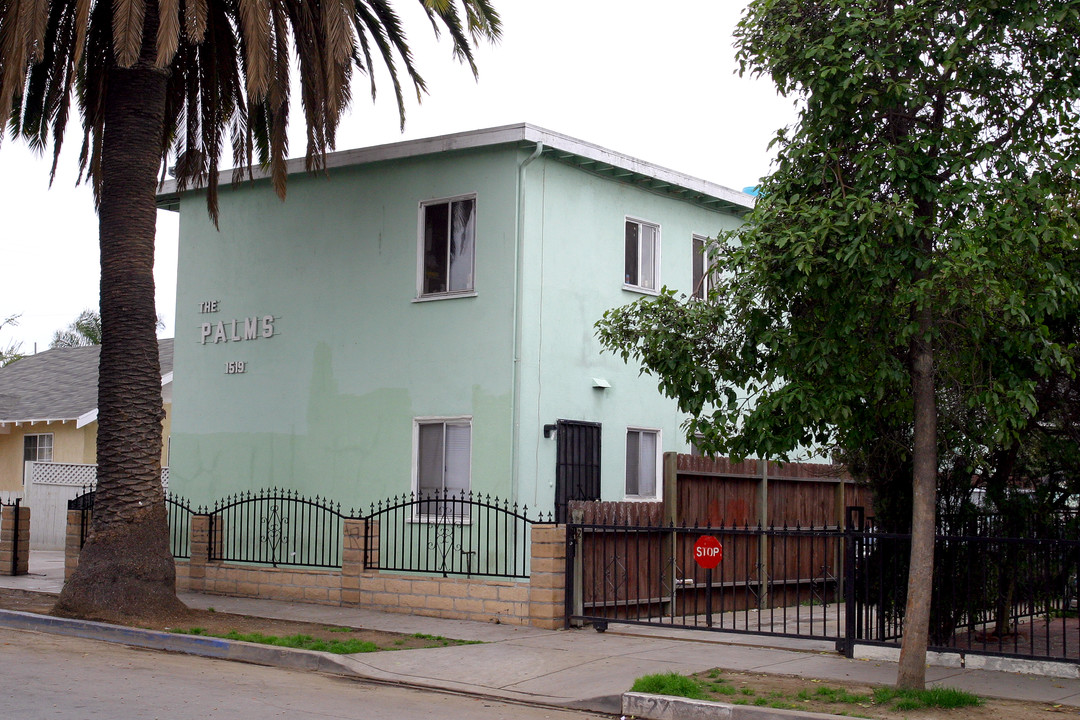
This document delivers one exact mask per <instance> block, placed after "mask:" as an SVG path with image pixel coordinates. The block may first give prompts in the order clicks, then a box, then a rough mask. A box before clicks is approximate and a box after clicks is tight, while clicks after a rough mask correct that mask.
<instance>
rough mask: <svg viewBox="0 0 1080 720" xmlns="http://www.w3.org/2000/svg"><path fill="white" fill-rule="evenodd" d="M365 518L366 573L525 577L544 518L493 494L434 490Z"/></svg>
mask: <svg viewBox="0 0 1080 720" xmlns="http://www.w3.org/2000/svg"><path fill="white" fill-rule="evenodd" d="M364 520H366V521H367V525H366V531H365V541H364V548H365V550H364V569H365V570H375V569H377V570H394V571H408V572H429V573H440V574H441V575H442V576H443V577H446V576H448V575H465V576H482V577H491V576H498V577H507V578H527V577H529V548H530V545H529V543H530V529H531V527H532V525H533V523H535V522H539V521H540V520H541V517H540V516H539V515H538V516H537V517H536V518H535V519H531V518H529V509H528V508H527V507H523V508H520V509H519V508H518V506H517V505H516V504H514V505H511V504H510V503H509V502H508V501H505V500H503V501H500V500H499V499H498V498H493V497H492V496H490V495H486V496H480V495H475V496H474V495H473V494H472V493H465V492H461V493H457V494H443V493H439V492H435V493H431V494H425V495H415V494H409V495H403V496H401V497H400V498H391V499H389V500H387V501H386V502H385V503H378V504H376V505H373V506H372V507H371V511H370V512H369V513H368V514H367V515H366V516H364ZM548 520H549V522H550V516H549V518H548Z"/></svg>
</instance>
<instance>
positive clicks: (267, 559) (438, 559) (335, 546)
mask: <svg viewBox="0 0 1080 720" xmlns="http://www.w3.org/2000/svg"><path fill="white" fill-rule="evenodd" d="M165 501H166V507H167V509H168V511H169V532H170V539H171V544H172V550H173V555H174V556H175V557H177V558H189V557H190V556H191V549H190V544H189V542H190V541H189V538H190V535H191V517H192V515H194V514H204V515H207V516H208V521H209V538H208V540H209V551H208V557H207V560H209V561H222V562H236V563H252V564H264V565H272V566H274V567H278V566H295V567H311V568H328V569H337V568H340V567H341V564H342V549H343V543H344V537H343V536H344V522H345V520H364V521H366V525H365V527H366V532H365V533H364V537H362V538H356V539H354V540H351V541H350V542H354V541H355V542H357V543H363V545H362V550H363V558H364V568H365V569H368V570H376V569H377V570H392V571H398V572H418V573H438V574H441V575H443V576H444V577H446V576H449V575H465V576H482V577H507V578H527V577H528V576H529V567H528V564H529V560H528V559H529V553H530V541H531V532H530V531H531V527H532V525H533V524H534V523H537V522H542V521H546V522H551V520H552V518H551V515H550V513H549V514H548V515H547V517H546V518H545V517H543V516H542V515H541V514H537V515H536V516H535V517H530V516H529V510H528V508H527V507H522V508H519V507H518V506H517V505H516V504H511V503H510V502H508V501H505V500H500V499H499V498H497V497H493V496H491V495H485V496H481V495H474V494H473V493H464V492H463V493H460V494H453V495H444V494H442V493H432V494H426V495H423V496H418V495H414V494H410V495H403V496H401V497H395V498H390V499H388V500H385V501H381V502H379V503H375V504H372V505H371V506H370V512H369V513H368V514H366V515H365V514H361V513H358V512H356V511H353V510H350V511H348V512H342V510H341V505H340V504H338V503H334V502H331V501H329V500H326V499H323V498H319V497H315V498H307V497H304V496H303V495H301V494H300V493H298V492H296V491H295V490H278V489H276V488H275V489H270V490H261V491H258V492H244V493H240V494H237V495H233V496H230V497H227V498H224V499H222V500H219V501H217V502H216V503H215V504H214V505H213V506H212V507H211V508H209V509H205V508H199V509H197V510H196V509H194V508H193V507H192V506H191V504H190V503H189V502H188V501H187V500H186V499H184V498H180V497H177V496H173V495H166V497H165ZM93 508H94V491H93V490H90V489H87V490H85V491H84V492H83V493H82V494H80V495H79V496H78V497H76V498H75V499H73V500H71V501H69V502H68V509H70V510H79V511H80V512H81V522H80V538H79V546H80V547H82V545H83V543H85V541H86V535H87V533H88V531H89V519H90V515H91V513H92V512H93Z"/></svg>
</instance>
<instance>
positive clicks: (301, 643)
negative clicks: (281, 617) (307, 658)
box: [172, 627, 382, 655]
mask: <svg viewBox="0 0 1080 720" xmlns="http://www.w3.org/2000/svg"><path fill="white" fill-rule="evenodd" d="M172 632H174V633H176V634H178V635H203V636H206V637H218V638H222V639H224V640H240V641H242V642H250V643H259V644H260V645H273V646H275V647H287V648H296V649H299V650H318V651H319V652H329V653H336V654H338V655H351V654H353V653H367V652H376V651H378V650H382V648H380V647H379V646H378V645H376V644H375V643H373V642H368V641H366V640H353V639H350V640H319V639H317V638H313V637H311V636H310V635H288V636H286V637H278V636H277V635H263V634H262V633H257V632H255V633H239V632H236V631H235V630H230V631H229V632H227V633H208V632H206V630H204V629H203V628H199V627H194V628H190V629H187V630H183V629H174V630H173V631H172Z"/></svg>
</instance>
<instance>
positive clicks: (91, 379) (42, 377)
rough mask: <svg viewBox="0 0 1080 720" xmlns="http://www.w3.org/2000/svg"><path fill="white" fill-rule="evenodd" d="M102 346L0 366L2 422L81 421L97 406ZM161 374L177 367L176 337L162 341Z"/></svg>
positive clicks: (40, 355)
mask: <svg viewBox="0 0 1080 720" xmlns="http://www.w3.org/2000/svg"><path fill="white" fill-rule="evenodd" d="M100 351H101V348H100V347H98V346H91V347H80V348H56V349H54V350H46V351H45V352H41V353H38V354H37V355H29V356H27V357H24V358H23V359H21V360H18V361H16V362H13V363H11V364H10V365H8V366H7V367H3V368H0V423H4V422H30V421H33V420H77V419H78V418H80V417H81V416H83V415H85V414H86V413H88V412H90V411H91V410H94V409H95V408H96V407H97V375H98V356H99V354H100ZM158 356H159V358H160V361H161V374H162V376H164V375H165V374H167V373H170V372H172V369H173V340H172V338H169V339H166V340H158Z"/></svg>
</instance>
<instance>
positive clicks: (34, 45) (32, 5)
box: [26, 0, 49, 63]
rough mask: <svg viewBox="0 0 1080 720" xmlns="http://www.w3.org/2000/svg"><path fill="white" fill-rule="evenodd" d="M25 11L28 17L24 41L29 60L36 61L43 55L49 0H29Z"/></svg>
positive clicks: (39, 60)
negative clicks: (28, 52)
mask: <svg viewBox="0 0 1080 720" xmlns="http://www.w3.org/2000/svg"><path fill="white" fill-rule="evenodd" d="M27 12H28V13H29V16H30V17H29V21H28V24H27V25H28V26H27V37H26V43H27V45H28V49H29V51H30V59H31V62H35V63H37V62H41V60H42V59H43V58H44V57H45V47H46V45H45V25H46V23H48V21H49V0H29V2H28V3H27Z"/></svg>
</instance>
